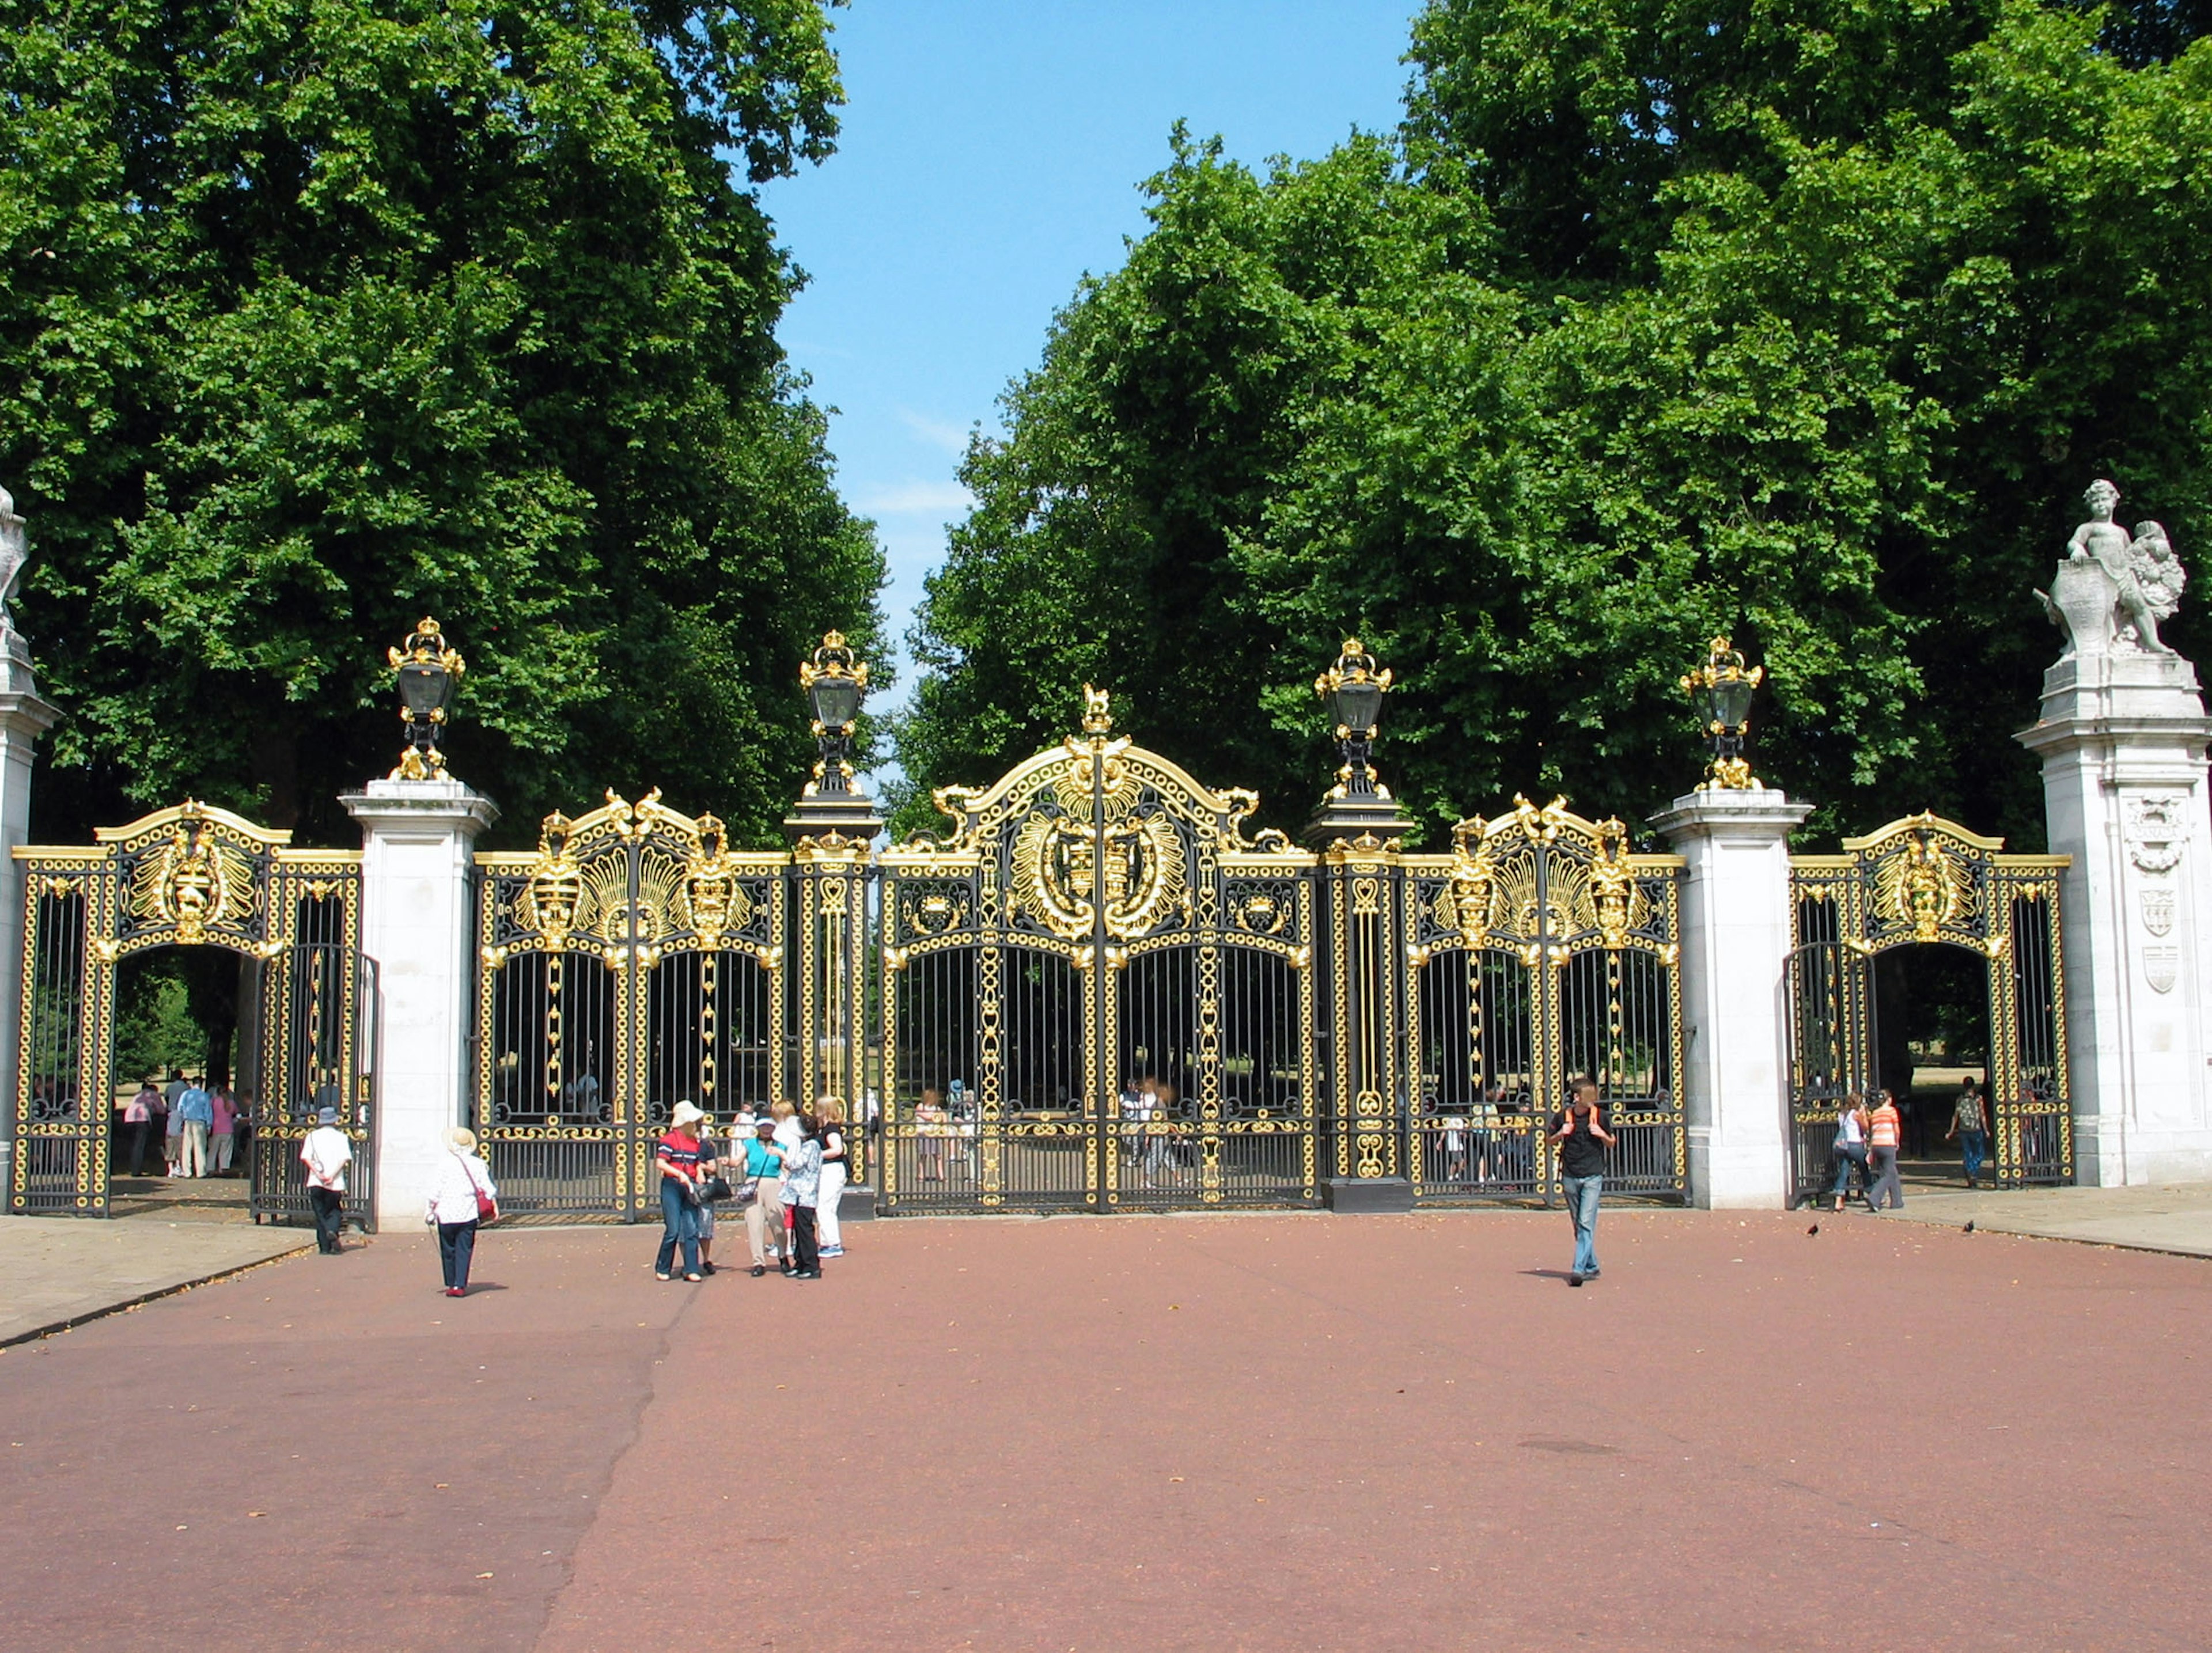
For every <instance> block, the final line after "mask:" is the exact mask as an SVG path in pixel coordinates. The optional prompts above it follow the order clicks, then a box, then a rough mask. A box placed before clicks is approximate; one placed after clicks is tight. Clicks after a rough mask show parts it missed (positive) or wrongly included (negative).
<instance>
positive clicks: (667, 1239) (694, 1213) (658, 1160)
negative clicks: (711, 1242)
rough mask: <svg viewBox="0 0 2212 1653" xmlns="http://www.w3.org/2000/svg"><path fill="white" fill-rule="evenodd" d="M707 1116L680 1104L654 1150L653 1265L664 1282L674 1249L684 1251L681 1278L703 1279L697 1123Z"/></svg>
mask: <svg viewBox="0 0 2212 1653" xmlns="http://www.w3.org/2000/svg"><path fill="white" fill-rule="evenodd" d="M706 1117H707V1115H705V1114H703V1113H702V1112H701V1111H700V1109H699V1107H698V1104H697V1103H690V1102H679V1103H677V1104H676V1112H675V1114H674V1115H673V1116H672V1117H671V1119H670V1120H669V1122H668V1133H667V1134H666V1135H665V1136H663V1137H662V1138H661V1139H660V1145H659V1147H657V1148H655V1149H654V1150H653V1169H654V1170H657V1171H659V1173H660V1220H661V1224H662V1229H661V1235H660V1255H659V1259H658V1260H657V1261H655V1262H654V1263H653V1276H654V1278H656V1279H664V1280H665V1279H668V1278H669V1276H670V1272H671V1270H672V1269H673V1268H674V1267H675V1264H676V1248H677V1247H678V1246H679V1245H681V1246H682V1247H683V1248H684V1279H687V1280H696V1279H702V1278H703V1276H702V1275H701V1274H700V1273H699V1209H700V1206H701V1205H702V1200H701V1199H700V1194H701V1193H702V1188H701V1187H700V1184H701V1182H702V1180H703V1176H704V1173H703V1172H702V1169H701V1161H702V1158H703V1155H702V1153H701V1152H700V1148H699V1121H701V1120H702V1119H704V1118H706Z"/></svg>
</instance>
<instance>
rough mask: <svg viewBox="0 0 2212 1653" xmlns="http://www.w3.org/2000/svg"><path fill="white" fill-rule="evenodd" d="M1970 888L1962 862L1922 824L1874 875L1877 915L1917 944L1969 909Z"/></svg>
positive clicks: (1937, 934)
mask: <svg viewBox="0 0 2212 1653" xmlns="http://www.w3.org/2000/svg"><path fill="white" fill-rule="evenodd" d="M1973 898H1974V897H1973V886H1972V884H1971V883H1970V882H1969V881H1968V879H1967V876H1966V867H1965V864H1964V862H1963V861H1962V860H1960V857H1959V856H1958V855H1957V854H1954V852H1952V851H1950V850H1949V849H1948V848H1946V847H1945V846H1944V845H1943V843H1942V841H1941V840H1940V839H1937V838H1935V837H1933V836H1930V834H1929V831H1928V830H1927V828H1926V827H1924V826H1920V827H1916V828H1914V829H1913V830H1911V832H1910V833H1908V834H1907V835H1906V836H1905V844H1904V847H1903V849H1902V850H1901V851H1900V853H1899V854H1894V855H1892V856H1890V857H1889V858H1888V859H1887V860H1883V861H1881V863H1879V864H1878V865H1877V866H1876V868H1875V903H1874V904H1875V913H1876V914H1877V915H1880V916H1881V917H1883V918H1886V919H1887V920H1889V921H1891V922H1892V923H1894V924H1900V925H1904V926H1906V927H1909V928H1910V929H1911V932H1912V939H1914V940H1915V941H1934V940H1936V939H1939V938H1940V937H1941V936H1942V932H1943V929H1944V927H1945V926H1947V925H1955V924H1957V923H1959V922H1960V921H1961V919H1962V918H1964V917H1965V916H1966V915H1968V914H1969V913H1970V912H1971V910H1972V906H1973Z"/></svg>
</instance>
